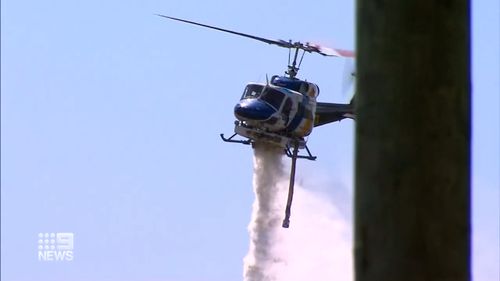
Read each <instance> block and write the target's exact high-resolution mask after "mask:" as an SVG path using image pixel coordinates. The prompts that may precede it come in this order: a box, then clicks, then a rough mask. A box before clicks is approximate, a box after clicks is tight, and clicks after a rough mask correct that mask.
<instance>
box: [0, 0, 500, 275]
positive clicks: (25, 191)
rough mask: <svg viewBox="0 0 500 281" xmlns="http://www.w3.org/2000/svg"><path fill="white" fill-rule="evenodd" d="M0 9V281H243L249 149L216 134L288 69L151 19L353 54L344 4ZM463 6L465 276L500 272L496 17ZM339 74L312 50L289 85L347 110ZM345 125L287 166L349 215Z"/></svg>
mask: <svg viewBox="0 0 500 281" xmlns="http://www.w3.org/2000/svg"><path fill="white" fill-rule="evenodd" d="M1 5H2V7H1V8H2V9H1V31H2V33H1V36H2V40H1V48H2V49H1V51H2V52H1V67H2V69H1V70H2V72H1V93H2V97H1V117H2V119H1V125H2V128H1V133H2V134H1V141H2V147H1V152H2V153H1V155H2V157H1V164H2V165H1V172H2V178H1V184H2V191H1V195H2V198H1V200H2V201H1V203H2V206H1V211H2V213H1V219H2V222H1V223H2V225H1V226H2V229H1V234H2V241H1V249H2V260H1V265H2V271H1V277H2V280H7V281H10V280H22V281H29V280H131V281H132V280H163V281H195V280H205V281H207V280H217V281H222V280H238V279H241V275H242V259H243V257H244V256H245V254H246V252H247V250H248V234H247V230H246V227H247V225H248V222H249V219H250V212H251V204H252V202H253V194H252V190H251V185H252V151H251V149H249V148H248V147H243V146H238V145H229V144H225V143H223V142H222V141H221V140H220V139H219V136H218V134H219V133H222V132H224V133H226V134H229V133H231V132H232V130H233V120H234V117H233V113H232V109H233V106H234V104H235V103H236V102H237V100H238V98H239V96H240V95H241V92H242V90H243V87H244V85H245V84H246V83H247V82H250V81H265V77H266V74H269V75H270V76H271V75H273V74H281V73H283V71H284V70H285V69H284V68H285V66H286V60H287V51H286V50H285V49H281V48H277V47H272V46H269V45H266V44H262V43H259V42H254V41H252V40H248V39H245V38H238V37H235V36H231V35H226V34H222V33H218V32H215V31H210V30H204V29H201V28H196V27H193V26H188V25H183V24H180V23H176V22H169V21H166V20H164V19H161V18H159V17H156V16H154V15H153V14H155V13H163V14H168V15H172V16H177V17H184V18H188V19H192V20H198V21H201V22H205V23H208V24H213V25H217V26H221V27H225V28H231V29H235V30H238V31H241V32H247V33H251V34H255V35H260V36H264V37H269V38H281V39H285V40H288V39H294V40H303V41H314V42H319V43H323V44H325V45H328V46H332V47H339V48H346V49H354V22H355V20H354V3H353V2H349V1H334V2H332V1H321V0H320V1H313V2H308V3H307V4H305V3H304V2H299V1H274V2H267V1H262V0H257V1H247V2H241V3H240V2H238V1H229V0H226V1H224V0H218V1H211V2H201V3H200V2H199V1H192V0H186V1H178V2H177V3H169V2H166V1H152V0H150V1H116V0H113V1H95V0H88V1H62V0H53V1H43V2H42V1H29V0H19V1H12V0H6V1H2V4H1ZM472 5H473V7H472V8H473V9H472V12H473V14H472V15H473V30H472V31H473V42H472V43H473V44H472V47H473V69H472V70H473V171H472V172H473V176H472V186H473V231H474V233H473V235H474V240H473V242H474V247H473V253H474V256H473V259H474V276H475V279H476V280H498V278H499V267H498V264H500V260H499V248H500V245H499V228H500V227H499V197H500V195H499V186H500V182H499V170H500V165H499V155H500V151H499V128H500V124H499V120H500V114H499V105H500V99H499V93H500V89H499V77H500V71H499V61H500V58H499V52H498V50H499V49H500V48H499V28H498V27H499V14H500V13H499V12H500V10H499V4H498V1H492V0H489V1H474V2H473V3H472ZM342 71H343V61H342V60H340V59H335V58H324V57H321V56H316V55H308V56H306V58H305V60H304V64H303V66H302V68H301V72H300V73H299V76H300V77H302V78H307V79H308V80H310V81H314V82H316V83H317V84H319V86H320V88H321V95H320V96H319V100H320V101H332V102H342V101H346V100H347V98H346V97H345V96H342V94H341V93H340V92H341V88H342V87H341V81H342V78H341V77H342ZM353 126H354V122H352V121H343V122H341V123H337V124H334V125H331V126H325V127H320V128H318V129H317V130H316V131H315V132H314V133H313V135H312V136H311V138H310V140H309V146H310V148H311V149H312V150H313V153H315V154H317V155H318V156H319V157H318V160H317V161H316V162H314V163H306V162H300V163H299V168H298V178H299V180H302V181H303V182H304V183H305V184H307V183H308V182H309V181H321V182H325V183H326V186H325V187H324V189H325V190H327V192H326V193H328V194H329V195H330V196H332V197H334V198H337V199H336V200H334V202H336V204H337V205H338V207H339V208H340V209H342V210H344V215H345V217H346V220H348V221H349V220H350V219H351V216H350V208H351V202H350V199H351V194H352V176H353V171H352V166H353V159H352V158H353ZM328 184H331V186H332V188H331V189H334V188H333V187H339V186H340V187H339V188H338V189H335V190H330V188H329V186H328ZM339 198H342V199H345V200H339ZM290 230H291V231H293V228H292V229H290ZM39 232H73V233H74V234H75V249H74V252H75V260H74V261H71V262H59V263H56V262H40V261H38V260H37V249H36V247H37V234H38V233H39Z"/></svg>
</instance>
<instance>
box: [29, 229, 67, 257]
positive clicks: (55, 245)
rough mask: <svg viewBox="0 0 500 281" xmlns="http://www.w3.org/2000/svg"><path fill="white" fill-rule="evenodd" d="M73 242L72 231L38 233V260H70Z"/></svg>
mask: <svg viewBox="0 0 500 281" xmlns="http://www.w3.org/2000/svg"><path fill="white" fill-rule="evenodd" d="M73 243H74V234H73V233H72V232H57V233H55V232H52V233H48V232H47V233H38V260H39V261H72V260H73V257H74V256H73Z"/></svg>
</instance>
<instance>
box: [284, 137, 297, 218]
mask: <svg viewBox="0 0 500 281" xmlns="http://www.w3.org/2000/svg"><path fill="white" fill-rule="evenodd" d="M298 153H299V145H298V144H297V143H296V144H295V146H294V148H293V155H292V157H291V158H292V170H291V171H290V186H289V187H288V199H287V201H286V209H285V219H283V224H282V226H283V227H284V228H288V227H289V226H290V211H291V209H292V200H293V186H294V184H295V166H296V164H297V154H298Z"/></svg>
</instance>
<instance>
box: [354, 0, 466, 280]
mask: <svg viewBox="0 0 500 281" xmlns="http://www.w3.org/2000/svg"><path fill="white" fill-rule="evenodd" d="M469 5H470V3H469V1H468V0H456V1H451V0H442V1H437V0H436V1H425V0H424V1H417V0H407V1H383V0H359V1H357V55H356V56H357V95H356V114H357V116H356V118H357V121H356V164H355V165H356V166H355V168H356V172H355V173H356V175H355V178H356V191H355V242H354V244H355V245H354V246H355V251H354V254H355V273H356V280H357V281H393V280H405V281H408V280H410V281H411V280H415V281H416V280H418V281H422V280H440V281H443V280H454V281H455V280H464V281H465V280H470V275H471V273H470V139H471V137H470V14H469V13H470V7H469Z"/></svg>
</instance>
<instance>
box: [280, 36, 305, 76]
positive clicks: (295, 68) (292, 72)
mask: <svg viewBox="0 0 500 281" xmlns="http://www.w3.org/2000/svg"><path fill="white" fill-rule="evenodd" d="M290 43H291V41H290ZM293 45H294V47H290V48H288V70H287V71H285V74H286V75H288V76H289V77H290V78H295V76H297V73H298V72H299V69H300V65H301V64H302V59H304V55H305V53H306V51H305V50H304V49H302V48H301V47H303V44H302V43H300V42H296V43H294V44H293ZM292 49H294V54H293V61H292V63H291V64H290V57H291V53H292ZM299 50H302V55H301V56H300V61H299V63H298V65H297V57H298V56H299Z"/></svg>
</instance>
